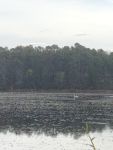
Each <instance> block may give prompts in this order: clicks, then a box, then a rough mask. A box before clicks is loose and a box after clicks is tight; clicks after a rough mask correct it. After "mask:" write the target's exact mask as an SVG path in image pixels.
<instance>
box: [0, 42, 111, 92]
mask: <svg viewBox="0 0 113 150" xmlns="http://www.w3.org/2000/svg"><path fill="white" fill-rule="evenodd" d="M19 89H21V90H28V89H34V90H39V89H44V90H47V89H79V90H86V89H91V90H93V89H97V90H101V89H107V90H108V89H113V52H111V53H108V52H106V51H104V50H102V49H98V50H95V49H90V48H86V47H84V46H82V45H80V44H79V43H76V44H75V45H74V46H64V47H59V46H58V45H52V46H46V47H41V46H37V47H33V46H32V45H29V46H17V47H15V48H11V49H8V48H7V47H5V48H3V47H0V90H19Z"/></svg>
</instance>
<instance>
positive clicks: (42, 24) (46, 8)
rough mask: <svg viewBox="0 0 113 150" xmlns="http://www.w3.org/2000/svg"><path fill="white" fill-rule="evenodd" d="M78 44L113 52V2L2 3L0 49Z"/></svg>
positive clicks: (41, 0) (39, 0) (32, 0)
mask: <svg viewBox="0 0 113 150" xmlns="http://www.w3.org/2000/svg"><path fill="white" fill-rule="evenodd" d="M76 42H79V43H80V44H82V45H84V46H87V47H90V48H98V49H99V48H103V49H105V50H112V51H113V0H0V46H8V47H15V46H17V45H29V44H33V45H42V46H44V45H52V44H58V45H59V46H63V45H73V44H74V43H76Z"/></svg>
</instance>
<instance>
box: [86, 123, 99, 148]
mask: <svg viewBox="0 0 113 150" xmlns="http://www.w3.org/2000/svg"><path fill="white" fill-rule="evenodd" d="M85 132H86V135H87V136H88V138H89V140H90V143H91V144H88V145H89V146H91V147H92V149H93V150H96V147H95V144H94V142H93V141H94V139H95V137H93V138H92V137H91V136H90V134H89V132H90V130H89V125H88V123H86V128H85Z"/></svg>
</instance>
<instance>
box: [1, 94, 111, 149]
mask: <svg viewBox="0 0 113 150" xmlns="http://www.w3.org/2000/svg"><path fill="white" fill-rule="evenodd" d="M86 123H87V124H88V126H89V129H88V130H89V132H90V136H91V137H92V138H93V137H95V139H94V143H95V146H96V148H97V149H98V150H107V149H109V150H110V149H111V147H112V145H113V129H112V128H113V96H112V94H111V95H109V94H89V93H88V94H84V93H79V94H77V96H76V95H75V94H73V93H62V94H61V93H56V94H55V93H40V94H39V93H36V92H29V93H28V92H26V93H23V92H22V93H19V92H18V93H11V92H9V93H0V150H15V149H16V150H38V149H39V150H75V149H76V150H91V149H92V147H91V146H90V144H91V143H90V140H89V138H88V136H87V134H85V130H86V129H85V126H86Z"/></svg>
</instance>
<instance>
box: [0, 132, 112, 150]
mask: <svg viewBox="0 0 113 150" xmlns="http://www.w3.org/2000/svg"><path fill="white" fill-rule="evenodd" d="M90 135H91V136H92V137H95V139H94V143H95V146H96V148H97V150H111V149H112V146H113V131H112V130H110V129H106V130H104V131H103V132H101V133H98V132H94V133H91V134H90ZM0 149H1V150H92V148H91V147H90V141H89V139H88V137H87V136H86V135H83V136H81V137H80V138H78V139H74V138H73V136H71V135H67V136H64V135H62V134H60V135H58V136H56V137H51V136H46V135H44V134H42V135H37V134H32V135H30V136H28V135H26V134H21V135H16V134H14V133H10V132H7V133H6V134H4V133H1V134H0Z"/></svg>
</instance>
